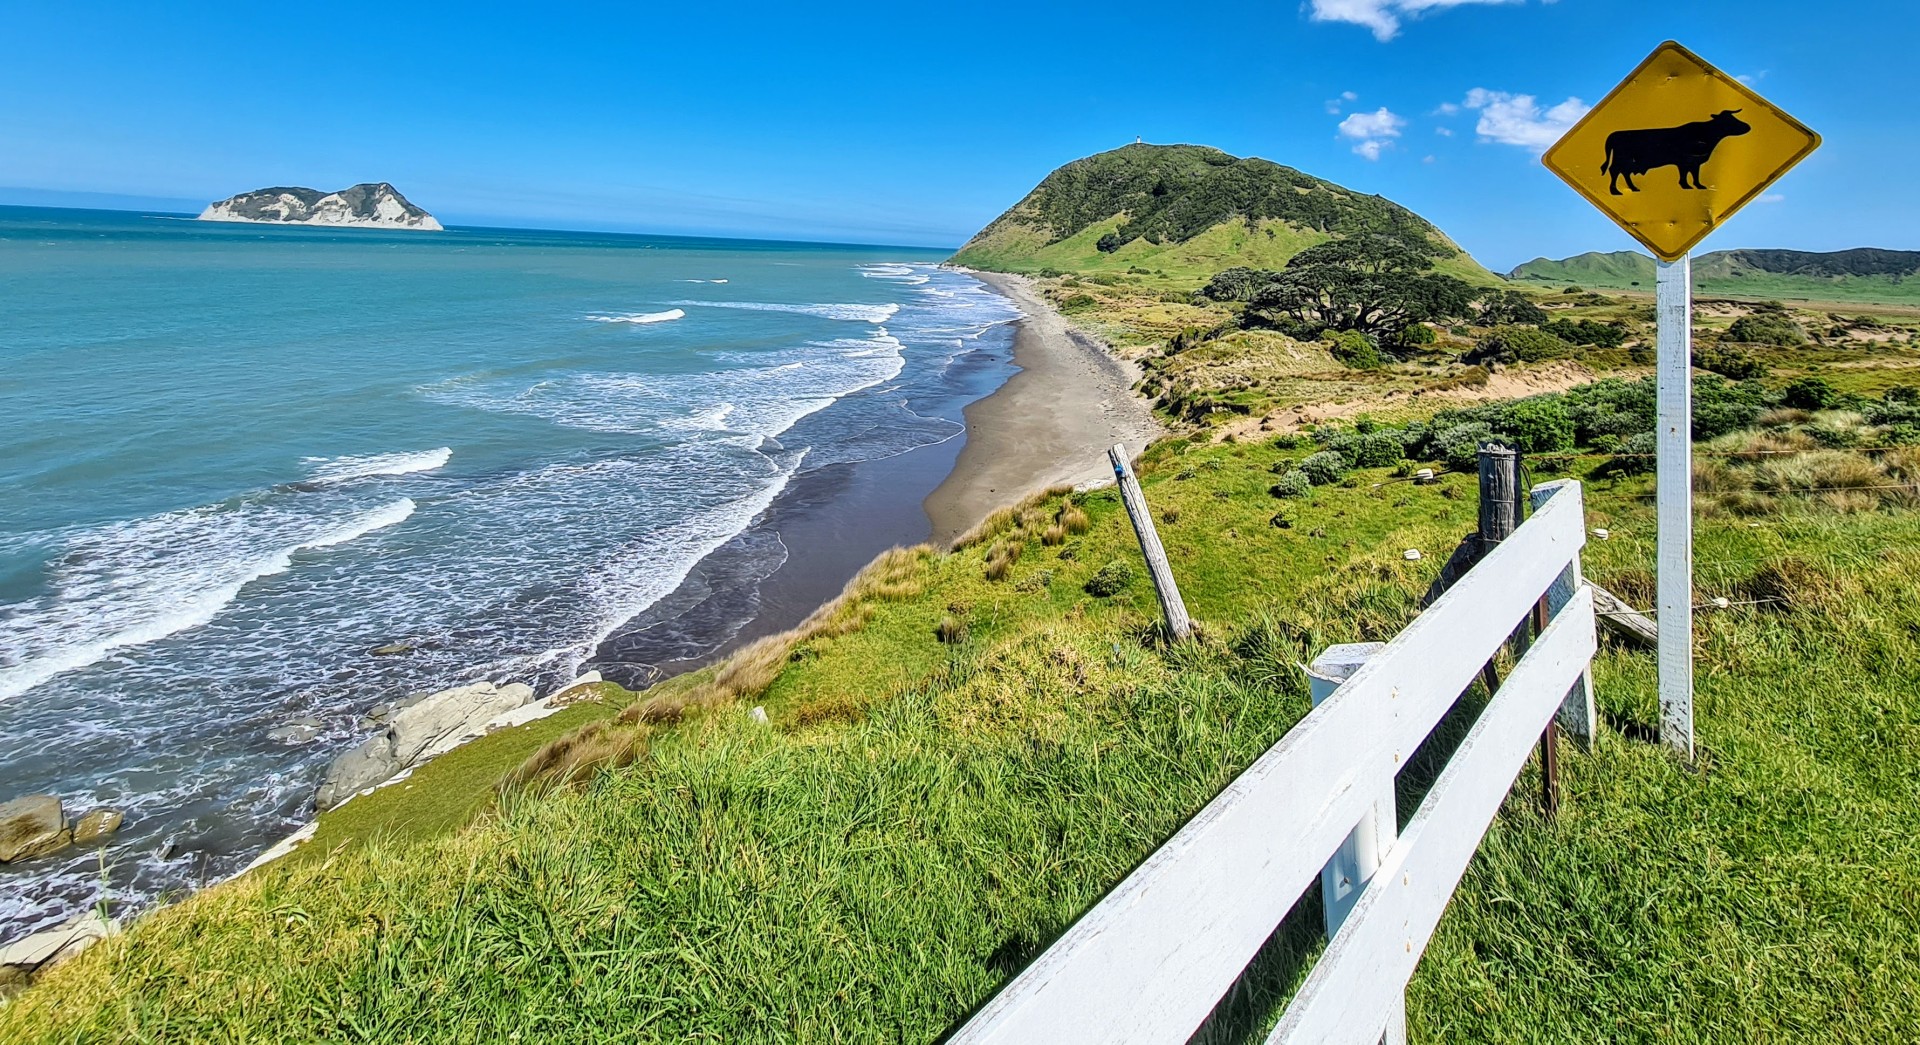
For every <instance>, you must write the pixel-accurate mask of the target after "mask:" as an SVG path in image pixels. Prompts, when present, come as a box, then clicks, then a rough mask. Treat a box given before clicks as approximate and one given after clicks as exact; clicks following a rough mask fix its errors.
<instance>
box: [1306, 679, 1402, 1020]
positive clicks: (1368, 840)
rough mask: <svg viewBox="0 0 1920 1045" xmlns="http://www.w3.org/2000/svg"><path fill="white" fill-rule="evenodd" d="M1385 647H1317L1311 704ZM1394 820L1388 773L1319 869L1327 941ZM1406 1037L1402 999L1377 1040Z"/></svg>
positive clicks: (1394, 831) (1390, 836) (1390, 838)
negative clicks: (1318, 650) (1363, 810)
mask: <svg viewBox="0 0 1920 1045" xmlns="http://www.w3.org/2000/svg"><path fill="white" fill-rule="evenodd" d="M1386 647H1387V644H1386V643H1384V642H1350V643H1346V644H1343V645H1339V646H1328V647H1327V648H1326V649H1324V650H1322V651H1321V652H1320V655H1319V656H1317V657H1315V658H1313V663H1312V664H1311V665H1309V666H1308V667H1307V689H1308V692H1309V693H1311V694H1312V697H1313V706H1314V707H1319V706H1320V705H1321V704H1323V703H1325V702H1326V701H1327V699H1328V698H1330V697H1332V696H1333V695H1334V694H1335V693H1336V692H1338V691H1339V689H1340V685H1341V683H1343V682H1345V681H1347V679H1349V678H1351V677H1352V676H1353V673H1354V672H1356V671H1358V670H1360V667H1361V665H1363V664H1365V663H1366V662H1367V661H1368V660H1369V659H1371V658H1372V657H1373V655H1374V654H1376V653H1379V652H1380V651H1381V650H1383V649H1385V648H1386ZM1399 819H1400V818H1399V811H1398V807H1397V804H1396V802H1395V798H1394V779H1393V778H1392V777H1388V778H1387V781H1386V784H1385V786H1384V787H1382V788H1381V789H1380V793H1379V795H1378V796H1377V797H1375V798H1374V800H1373V805H1372V806H1371V807H1369V808H1368V810H1367V812H1366V814H1365V815H1363V816H1361V818H1360V822H1359V823H1358V824H1355V825H1354V828H1353V831H1352V832H1350V833H1349V834H1348V835H1347V838H1346V841H1344V842H1341V843H1340V848H1338V849H1336V850H1334V853H1333V856H1331V857H1329V858H1328V859H1327V863H1326V866H1325V867H1322V868H1321V869H1320V903H1321V906H1322V908H1323V910H1324V914H1325V919H1326V927H1327V939H1328V940H1329V941H1331V940H1332V939H1333V938H1334V936H1335V935H1336V934H1338V933H1339V932H1340V926H1341V925H1342V924H1343V923H1345V922H1346V920H1347V915H1349V914H1351V913H1353V905H1354V904H1356V903H1359V902H1360V894H1361V892H1362V891H1364V890H1365V889H1366V887H1367V883H1368V882H1371V881H1372V880H1373V874H1374V872H1375V871H1377V870H1379V869H1380V861H1381V859H1382V858H1383V857H1384V856H1385V855H1386V852H1387V850H1389V849H1392V848H1393V843H1394V840H1395V839H1396V838H1397V837H1398V836H1399ZM1406 1040H1407V1008H1406V1001H1405V999H1404V998H1403V999H1401V1001H1400V1003H1399V1004H1398V1005H1396V1006H1395V1007H1394V1009H1393V1011H1392V1012H1390V1013H1388V1014H1387V1029H1386V1032H1385V1033H1384V1034H1382V1035H1381V1036H1380V1041H1381V1043H1382V1045H1404V1043H1405V1042H1406Z"/></svg>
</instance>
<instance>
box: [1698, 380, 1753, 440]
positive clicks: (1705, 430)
mask: <svg viewBox="0 0 1920 1045" xmlns="http://www.w3.org/2000/svg"><path fill="white" fill-rule="evenodd" d="M1765 408H1766V390H1765V389H1763V388H1761V387H1760V385H1759V383H1758V382H1754V381H1742V382H1740V383H1739V384H1733V383H1731V382H1729V381H1727V380H1725V379H1724V378H1721V377H1719V376H1718V375H1715V374H1701V375H1699V376H1697V377H1695V378H1694V379H1693V437H1694V438H1695V439H1712V438H1714V437H1716V436H1722V435H1726V434H1727V433H1728V432H1737V431H1739V430H1740V429H1742V428H1751V427H1753V424H1754V422H1755V421H1758V420H1759V419H1760V411H1761V410H1763V409H1765Z"/></svg>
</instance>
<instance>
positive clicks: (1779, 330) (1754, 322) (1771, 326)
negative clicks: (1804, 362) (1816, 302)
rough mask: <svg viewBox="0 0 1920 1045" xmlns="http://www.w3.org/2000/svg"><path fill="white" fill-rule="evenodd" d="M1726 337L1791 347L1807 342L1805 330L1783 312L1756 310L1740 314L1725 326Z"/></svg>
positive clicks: (1753, 342)
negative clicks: (1729, 324) (1727, 326)
mask: <svg viewBox="0 0 1920 1045" xmlns="http://www.w3.org/2000/svg"><path fill="white" fill-rule="evenodd" d="M1727 337H1728V339H1729V340H1733V341H1745V342H1748V343H1750V344H1756V345H1780V346H1782V347H1791V346H1793V345H1804V344H1806V343H1807V332H1806V330H1805V329H1803V328H1802V327H1801V326H1800V324H1798V323H1796V322H1794V321H1793V318H1792V317H1791V316H1788V315H1787V314H1786V313H1785V312H1764V313H1763V312H1756V313H1754V314H1753V315H1747V316H1741V317H1740V318H1739V319H1736V320H1734V321H1733V326H1731V327H1729V328H1727Z"/></svg>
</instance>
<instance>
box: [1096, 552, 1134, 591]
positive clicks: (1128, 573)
mask: <svg viewBox="0 0 1920 1045" xmlns="http://www.w3.org/2000/svg"><path fill="white" fill-rule="evenodd" d="M1132 583H1133V567H1132V566H1131V565H1129V564H1128V563H1127V561H1126V560H1124V559H1114V560H1113V561H1112V562H1109V563H1107V564H1106V565H1105V566H1102V567H1100V568H1099V569H1098V570H1096V571H1094V574H1093V576H1092V577H1089V578H1087V583H1086V585H1085V591H1086V593H1087V594H1088V595H1091V596H1093V597H1094V598H1096V599H1110V598H1112V597H1113V596H1115V595H1118V594H1120V593H1121V592H1123V591H1125V590H1127V585H1129V584H1132Z"/></svg>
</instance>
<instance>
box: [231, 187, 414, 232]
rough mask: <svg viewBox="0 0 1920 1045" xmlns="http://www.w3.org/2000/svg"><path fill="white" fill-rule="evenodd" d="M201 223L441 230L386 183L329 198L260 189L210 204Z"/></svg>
mask: <svg viewBox="0 0 1920 1045" xmlns="http://www.w3.org/2000/svg"><path fill="white" fill-rule="evenodd" d="M200 220H201V221H245V222H255V223H263V224H269V225H326V226H333V227H339V228H363V229H416V230H420V231H423V232H439V231H441V226H440V223H439V222H438V221H436V220H434V217H433V215H431V214H428V213H427V212H426V211H424V210H421V209H420V208H419V207H416V206H414V205H413V204H412V203H410V202H408V201H407V198H406V197H405V196H402V195H400V190H398V189H396V188H394V187H393V186H391V185H389V184H387V183H386V182H384V181H382V182H370V183H362V184H359V185H355V186H353V187H352V188H350V189H341V190H340V191H339V192H327V193H323V192H320V191H319V190H317V189H306V188H298V187H281V188H271V189H257V190H255V191H253V192H243V193H241V194H240V195H238V196H231V197H228V198H227V199H224V200H221V201H219V202H217V203H212V204H209V205H208V206H207V209H206V210H204V211H201V212H200Z"/></svg>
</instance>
